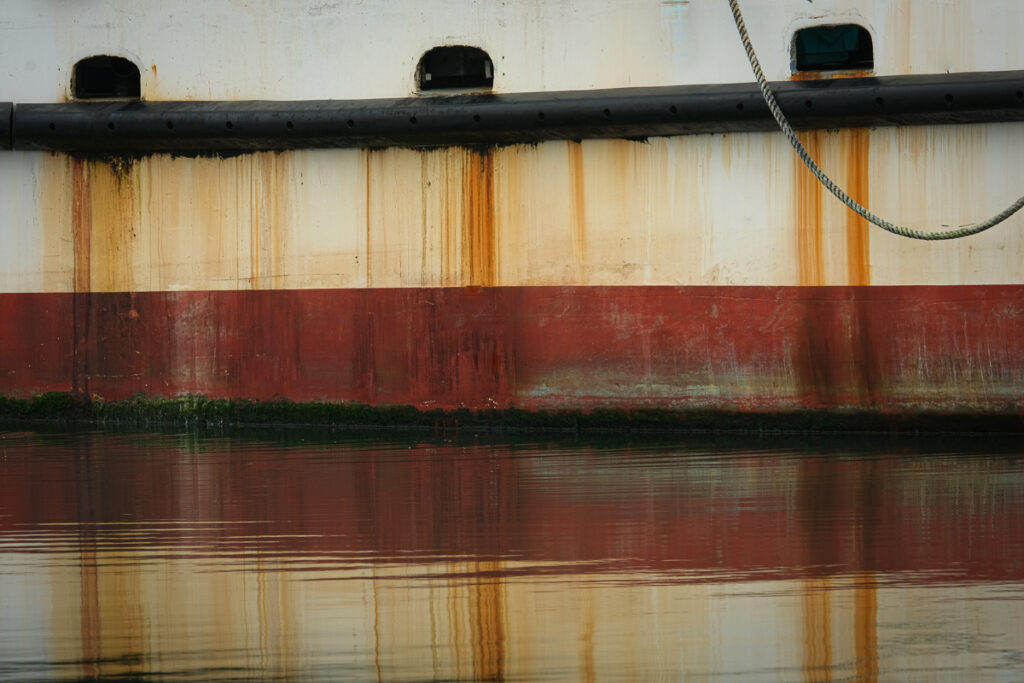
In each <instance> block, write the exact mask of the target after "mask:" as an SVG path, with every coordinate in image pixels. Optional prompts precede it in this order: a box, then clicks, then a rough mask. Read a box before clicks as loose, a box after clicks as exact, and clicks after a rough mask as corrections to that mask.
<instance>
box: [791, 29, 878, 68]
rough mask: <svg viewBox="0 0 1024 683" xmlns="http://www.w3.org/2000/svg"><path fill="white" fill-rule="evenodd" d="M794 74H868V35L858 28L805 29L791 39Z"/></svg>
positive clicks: (870, 61)
mask: <svg viewBox="0 0 1024 683" xmlns="http://www.w3.org/2000/svg"><path fill="white" fill-rule="evenodd" d="M793 57H794V65H795V70H796V71H871V70H872V69H873V68H874V66H875V59H874V52H873V47H872V43H871V34H870V33H868V31H867V29H865V28H864V27H863V26H859V25H857V24H829V25H826V26H808V27H807V28H803V29H800V30H799V31H797V32H796V34H795V35H794V36H793Z"/></svg>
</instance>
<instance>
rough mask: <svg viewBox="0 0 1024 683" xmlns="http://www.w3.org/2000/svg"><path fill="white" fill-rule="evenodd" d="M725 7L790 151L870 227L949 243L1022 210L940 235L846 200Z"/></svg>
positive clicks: (735, 12)
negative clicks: (802, 136) (779, 99)
mask: <svg viewBox="0 0 1024 683" xmlns="http://www.w3.org/2000/svg"><path fill="white" fill-rule="evenodd" d="M729 7H731V8H732V16H733V19H734V20H735V22H736V29H737V30H738V31H739V33H740V40H741V41H743V49H744V50H746V51H747V59H748V60H749V61H750V68H751V69H753V70H754V77H755V78H756V79H757V85H758V87H759V88H760V89H761V95H762V96H763V97H764V101H765V104H767V105H768V108H769V109H770V110H771V112H772V116H773V117H775V122H776V123H778V124H779V128H781V129H782V132H783V133H785V135H786V138H787V139H788V140H789V143H790V144H791V145H793V149H795V150H796V153H797V155H798V156H799V157H800V160H801V161H803V162H804V165H805V166H807V168H808V169H810V171H811V173H813V174H814V175H815V177H816V178H817V179H818V180H819V181H820V182H821V184H822V185H824V186H825V187H826V188H827V189H828V191H829V192H831V193H832V194H834V195H835V196H836V197H837V198H838V199H839V201H841V202H842V203H843V204H846V206H848V207H849V208H850V209H851V210H852V211H855V212H856V213H857V214H859V215H860V216H862V217H863V218H865V219H867V220H868V221H870V222H871V223H873V224H874V225H877V226H878V227H880V228H881V229H882V230H885V231H886V232H891V233H892V234H894V235H899V236H901V237H909V238H911V239H915V240H951V239H958V238H961V237H969V236H970V235H976V234H978V233H979V232H983V231H985V230H988V229H989V228H991V227H994V226H996V225H999V224H1000V223H1002V222H1003V221H1005V220H1006V219H1007V218H1009V217H1010V216H1012V215H1013V214H1015V213H1017V212H1018V211H1020V209H1021V208H1022V207H1024V196H1021V197H1020V198H1019V199H1018V200H1017V201H1015V202H1014V203H1013V204H1011V205H1010V206H1008V207H1007V208H1006V209H1004V210H1003V211H1001V212H1000V213H997V214H996V215H995V216H992V217H991V218H989V219H988V220H986V221H982V222H981V223H974V224H972V225H964V226H960V227H959V228H954V229H952V230H944V231H941V232H923V231H921V230H915V229H913V228H907V227H904V226H902V225H896V224H895V223H890V222H889V221H887V220H884V219H882V218H879V217H878V216H876V215H875V214H873V213H871V212H870V211H869V210H868V209H866V208H864V207H863V206H861V205H860V204H859V203H857V201H856V200H854V199H853V198H852V197H850V195H848V194H846V192H844V191H843V190H842V188H840V187H839V186H838V185H836V184H835V183H834V182H832V179H831V178H829V177H828V176H827V175H825V172H824V171H822V170H821V168H819V167H818V164H817V163H815V161H814V159H813V158H811V155H810V153H809V152H808V151H807V149H806V148H805V147H804V146H803V144H801V142H800V139H799V138H798V137H797V136H796V133H795V132H794V131H793V127H792V126H791V125H789V121H788V120H787V119H786V117H785V116H784V115H783V113H782V110H781V109H780V108H779V104H778V102H777V101H776V100H775V95H774V94H773V93H772V91H771V88H769V87H768V80H767V79H766V78H765V77H764V72H763V71H762V70H761V63H760V62H759V61H758V59H757V55H756V54H755V53H754V47H753V45H751V44H750V36H749V35H747V27H746V24H744V23H743V15H742V14H741V13H740V6H739V2H738V0H729Z"/></svg>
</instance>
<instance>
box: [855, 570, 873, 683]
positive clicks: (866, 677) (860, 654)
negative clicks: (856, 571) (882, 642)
mask: <svg viewBox="0 0 1024 683" xmlns="http://www.w3.org/2000/svg"><path fill="white" fill-rule="evenodd" d="M859 581H860V584H861V585H859V586H858V587H857V588H855V589H854V593H853V600H854V630H855V633H854V639H855V643H856V645H855V646H856V655H857V680H858V681H865V682H866V683H874V681H877V680H878V624H877V621H878V595H877V593H876V589H875V587H874V582H875V575H874V574H873V573H871V574H866V575H864V576H862V577H860V579H859Z"/></svg>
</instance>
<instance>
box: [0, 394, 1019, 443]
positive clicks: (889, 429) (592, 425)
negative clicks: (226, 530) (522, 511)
mask: <svg viewBox="0 0 1024 683" xmlns="http://www.w3.org/2000/svg"><path fill="white" fill-rule="evenodd" d="M0 421H3V422H6V423H8V424H11V423H40V422H46V423H57V424H78V425H93V426H114V425H122V426H132V427H140V428H143V427H158V426H175V427H183V428H186V429H187V428H206V427H219V428H225V427H227V428H230V427H253V426H267V427H287V426H318V427H328V428H332V429H349V428H359V429H365V428H371V429H416V430H423V431H452V430H454V431H461V430H474V431H489V432H532V431H536V432H541V431H558V432H608V431H686V432H703V433H708V432H779V433H787V432H821V433H826V432H830V433H923V432H932V433H935V432H941V433H952V432H970V433H979V432H985V433H1012V434H1019V433H1024V416H1022V415H1018V414H975V413H935V412H923V411H922V412H915V413H910V412H904V413H899V414H892V413H880V412H877V411H869V410H859V411H849V410H792V411H776V412H740V411H729V410H708V409H679V410H670V409H663V408H644V409H635V410H622V409H608V408H602V409H595V410H551V411H531V410H523V409H519V408H506V409H502V410H467V409H462V410H451V411H442V410H429V411H424V410H418V409H417V408H414V407H412V406H369V405H365V404H359V403H318V402H294V401H287V400H272V401H255V400H245V399H210V398H206V397H203V396H181V397H175V398H153V397H144V396H138V397H135V398H130V399H124V400H119V401H105V400H103V399H101V398H98V397H95V398H92V399H88V398H82V397H77V396H73V395H71V394H68V393H57V392H52V393H45V394H39V395H36V396H32V397H30V398H18V397H2V396H0Z"/></svg>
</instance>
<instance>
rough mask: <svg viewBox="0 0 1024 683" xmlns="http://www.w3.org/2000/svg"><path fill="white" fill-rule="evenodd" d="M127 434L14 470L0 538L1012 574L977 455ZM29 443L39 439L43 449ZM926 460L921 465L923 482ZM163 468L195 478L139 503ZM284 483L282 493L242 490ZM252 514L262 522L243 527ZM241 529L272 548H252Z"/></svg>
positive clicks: (709, 566) (1013, 532)
mask: <svg viewBox="0 0 1024 683" xmlns="http://www.w3.org/2000/svg"><path fill="white" fill-rule="evenodd" d="M140 439H141V440H139V439H128V438H126V439H125V440H124V441H122V442H120V443H118V442H114V441H112V439H110V438H106V439H103V438H100V437H98V441H97V444H101V445H96V446H93V445H91V444H90V443H89V441H88V440H85V439H83V440H80V441H79V444H78V445H77V446H76V449H77V450H76V451H75V453H76V457H85V458H91V459H95V458H96V457H99V456H102V457H103V458H104V460H103V462H105V463H107V465H106V466H109V467H114V468H116V471H117V473H118V474H117V478H108V477H105V476H102V475H100V474H98V473H94V474H91V475H88V474H85V473H84V472H79V471H78V470H77V469H76V467H78V465H76V464H75V462H72V461H71V460H70V458H68V459H64V460H62V459H60V458H50V457H48V458H40V459H39V460H38V461H34V462H32V463H31V464H23V465H22V469H19V470H18V471H16V472H13V473H12V474H11V475H10V476H8V477H6V478H5V479H4V480H3V481H2V482H0V494H2V495H3V500H4V501H5V508H6V510H7V512H8V513H9V515H10V516H9V517H6V518H0V529H3V530H5V531H17V530H18V529H19V528H23V526H24V525H25V524H36V523H40V522H42V523H54V522H61V523H62V522H66V521H68V520H73V519H76V518H77V517H76V516H78V515H82V514H88V515H89V518H82V519H81V520H80V521H81V522H82V524H83V527H82V528H83V529H85V530H86V532H87V536H86V537H83V542H89V539H92V538H95V539H96V540H97V542H98V543H99V544H100V547H103V546H104V543H105V541H103V540H102V539H101V537H104V536H108V535H110V534H113V535H115V536H116V534H117V533H119V528H118V524H120V520H123V519H151V520H174V519H180V518H181V515H182V514H183V513H182V510H186V511H187V517H188V519H189V520H191V521H193V522H196V524H197V525H198V526H196V527H195V528H188V529H182V528H180V525H179V524H177V523H175V524H169V525H167V526H163V525H161V524H156V525H154V526H153V527H152V528H149V529H148V531H147V533H152V534H153V542H154V543H156V544H158V545H163V544H167V545H170V546H183V547H188V546H192V545H193V544H198V545H205V544H213V546H214V547H215V548H216V552H220V551H225V552H227V551H231V552H234V551H241V550H246V549H249V550H252V551H259V550H261V549H262V550H267V551H270V552H277V551H279V550H287V551H288V552H290V553H295V554H296V555H298V556H303V557H307V556H308V557H310V558H313V559H314V560H316V561H319V560H317V559H316V558H321V559H324V558H329V557H335V558H336V559H337V561H338V562H339V563H341V564H344V563H346V562H348V561H351V560H353V558H358V557H374V558H378V559H380V560H381V561H385V562H398V563H403V562H407V561H408V562H411V563H424V562H433V561H440V562H444V561H447V559H449V558H465V557H472V558H479V559H481V560H489V559H494V558H514V559H518V560H520V561H522V562H524V563H526V564H525V565H518V566H519V569H517V570H516V571H515V572H513V573H530V572H532V571H533V570H532V569H530V567H534V568H535V569H536V571H538V572H540V573H564V572H569V573H576V572H590V571H594V572H606V571H633V570H651V571H659V572H665V577H666V579H669V578H671V577H675V579H678V580H681V581H703V580H714V581H734V580H750V579H756V578H757V577H763V578H772V579H794V578H801V577H804V576H817V575H834V574H849V573H857V572H879V573H886V574H899V573H901V572H912V573H913V574H912V575H911V576H908V577H904V580H908V581H913V582H918V581H920V582H929V581H940V580H965V581H971V580H978V581H985V580H1008V581H1019V580H1024V566H1022V565H1021V564H1020V562H1019V558H1018V555H1019V552H1018V550H1019V549H1018V548H1016V547H1015V546H1014V545H1013V544H1012V543H1008V542H1007V539H1014V538H1017V537H1019V536H1020V534H1019V532H1018V531H1017V529H1019V527H1020V524H1021V522H1022V521H1024V520H1022V517H1024V495H1022V493H1021V491H1020V490H1018V489H1017V488H1015V486H1014V484H1013V482H1014V479H1012V478H1009V479H1006V480H1005V482H1002V481H997V475H994V474H992V467H994V466H993V465H992V463H991V460H988V459H986V460H982V461H980V462H982V463H984V466H978V465H976V464H975V463H974V462H973V461H972V460H971V459H970V458H967V457H966V456H965V457H963V458H959V457H948V456H941V455H940V456H923V455H914V454H911V455H910V456H908V457H904V458H902V459H901V458H898V457H897V456H893V457H891V458H889V457H877V458H868V459H862V458H860V457H858V458H850V459H847V458H846V457H845V451H844V452H841V453H828V454H826V455H823V456H821V457H818V458H810V457H801V458H792V457H785V456H774V455H763V454H758V453H757V452H756V451H755V452H753V453H751V452H748V451H745V450H736V452H735V453H734V454H732V455H730V456H728V457H729V462H728V466H726V465H725V464H724V461H718V462H715V463H714V464H713V465H712V466H705V465H703V464H701V463H702V462H704V459H703V456H702V454H704V453H706V452H708V451H705V450H704V447H702V446H696V447H695V448H691V449H687V450H680V451H672V450H666V451H652V450H649V449H643V448H632V447H626V448H622V449H610V450H609V449H601V448H589V447H581V448H579V449H576V450H573V451H572V453H571V454H570V455H560V453H559V451H558V450H553V451H552V452H551V453H550V456H551V457H548V454H547V452H546V451H540V453H541V454H539V455H538V454H537V451H536V449H534V448H532V447H520V448H509V447H504V446H499V447H495V446H469V447H462V448H460V449H459V451H458V453H457V454H455V453H453V451H452V450H451V449H452V448H453V447H438V448H436V449H435V448H433V447H427V446H418V447H416V449H415V450H414V451H409V450H407V449H406V448H397V449H394V450H390V449H376V450H355V451H351V452H350V451H348V450H339V449H338V447H337V446H319V447H310V448H309V449H306V448H296V447H291V448H289V449H287V450H285V449H283V448H282V449H280V450H273V448H272V447H270V446H267V445H266V444H261V443H252V444H249V445H248V446H247V447H246V448H245V449H243V450H244V451H245V453H246V454H247V457H245V458H235V457H234V455H233V453H234V451H232V450H230V449H223V450H222V449H221V447H220V446H219V445H218V444H217V443H216V442H215V441H213V440H207V441H203V442H202V446H201V448H199V451H198V452H200V453H201V454H202V458H200V459H199V460H198V461H196V460H194V459H193V458H192V457H191V456H188V455H187V454H189V453H191V452H192V450H193V449H192V448H182V447H177V446H175V447H171V446H169V445H167V444H166V443H163V442H161V440H159V439H156V438H154V437H140ZM12 443H16V442H12ZM711 443H713V442H709V444H711ZM990 445H991V446H993V447H996V446H997V444H990ZM953 446H955V444H947V447H948V448H950V449H952V450H953V451H956V448H953ZM15 447H17V446H15ZM757 447H763V444H757ZM39 448H40V449H41V451H40V452H41V453H42V452H44V451H45V452H49V451H46V449H48V448H52V447H51V446H49V445H48V444H47V443H46V442H45V441H40V445H39ZM715 448H720V444H719V445H717V446H715ZM96 449H101V452H99V451H97V450H96ZM140 449H141V450H140ZM710 452H712V453H713V452H716V451H715V450H712V451H710ZM140 453H142V454H140ZM1011 453H1013V451H1011ZM143 454H145V455H143ZM720 457H721V456H720ZM1007 457H1008V458H1009V460H1007V462H1012V461H1013V459H1014V458H1016V457H1017V456H1016V455H1010V456H1007ZM21 462H23V463H26V462H27V459H25V460H22V461H21ZM651 463H656V465H655V466H652V465H651ZM925 463H927V465H928V470H929V471H930V472H932V473H933V474H934V475H935V476H933V477H931V478H929V479H928V480H926V481H922V480H920V478H919V470H920V469H921V467H922V466H923V465H924V464H925ZM1011 469H1012V467H1011ZM940 472H948V475H947V476H938V473H940ZM652 473H660V476H654V477H653V478H652ZM168 477H170V478H172V479H173V480H175V481H186V482H195V483H193V484H189V485H187V486H186V487H185V488H184V489H182V490H181V491H180V492H174V493H170V494H168V495H151V492H153V491H158V490H161V486H162V484H161V482H163V481H164V480H166V479H167V478H168ZM284 481H287V482H290V483H289V486H287V487H272V490H271V491H270V492H269V493H267V494H266V495H263V494H254V493H253V491H263V490H265V488H266V482H284ZM551 481H554V482H557V483H558V487H557V490H555V491H551V490H550V489H549V488H548V486H547V482H551ZM126 482H131V484H130V485H129V484H126ZM39 501H49V502H48V503H47V505H46V506H45V507H40V505H39ZM97 506H100V507H97ZM225 511H229V512H230V514H228V513H227V512H225ZM253 520H265V521H259V523H258V525H257V526H258V528H252V524H253ZM112 522H117V523H118V524H115V525H114V526H108V524H109V523H112ZM207 525H208V526H207ZM132 526H133V524H131V523H129V524H128V525H127V526H126V527H125V529H127V530H130V527H132ZM143 526H146V525H143ZM185 526H188V524H186V525H185ZM94 535H95V536H94ZM256 535H260V536H265V537H267V538H268V539H270V540H269V541H267V542H269V543H270V544H271V545H270V546H268V547H267V548H261V547H259V546H257V547H254V546H252V544H253V543H258V542H259V540H258V539H257V538H256ZM894 539H898V540H894ZM110 540H111V542H115V543H116V539H113V537H111V539H110ZM915 572H916V573H915ZM673 580H674V579H673Z"/></svg>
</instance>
